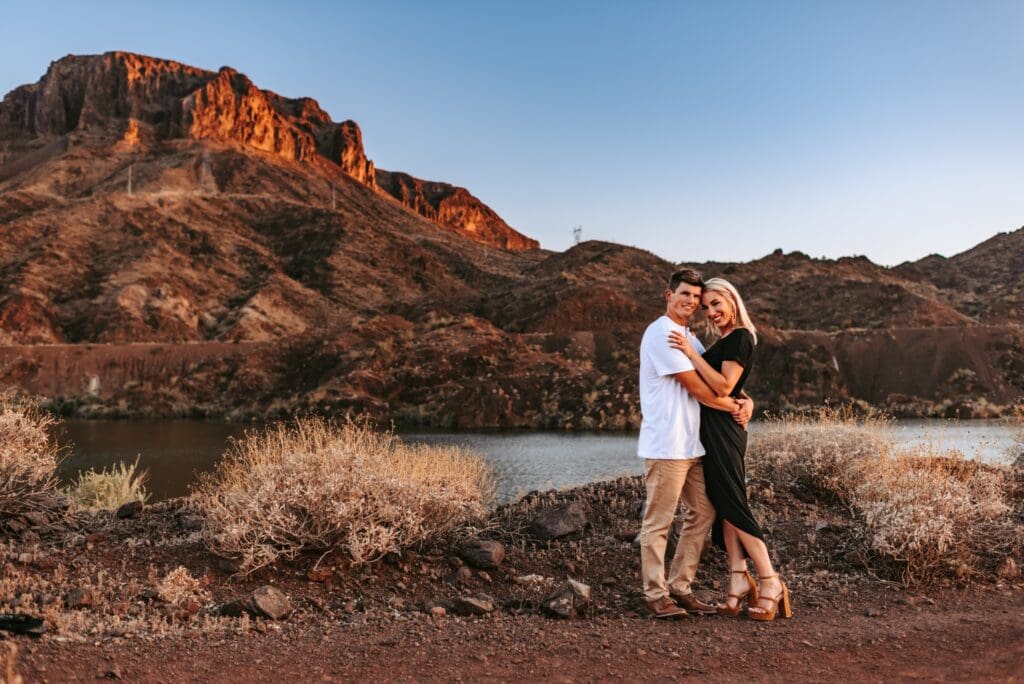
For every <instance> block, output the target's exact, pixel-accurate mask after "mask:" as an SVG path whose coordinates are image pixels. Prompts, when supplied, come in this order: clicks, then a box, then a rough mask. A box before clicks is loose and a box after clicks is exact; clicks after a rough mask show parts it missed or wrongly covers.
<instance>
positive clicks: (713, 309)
mask: <svg viewBox="0 0 1024 684" xmlns="http://www.w3.org/2000/svg"><path fill="white" fill-rule="evenodd" d="M701 304H702V306H703V308H704V315H705V316H707V317H708V320H710V321H711V322H712V323H714V324H715V327H716V328H718V331H719V332H720V333H722V334H725V333H726V332H728V331H729V330H731V329H732V328H733V326H735V325H736V307H735V306H733V303H732V299H731V298H730V297H729V295H727V294H726V293H724V292H718V291H717V290H708V291H707V292H705V293H704V295H703V296H702V297H701Z"/></svg>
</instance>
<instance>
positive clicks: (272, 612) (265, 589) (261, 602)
mask: <svg viewBox="0 0 1024 684" xmlns="http://www.w3.org/2000/svg"><path fill="white" fill-rule="evenodd" d="M249 600H250V602H251V605H252V607H253V609H254V612H256V613H258V614H259V615H265V616H266V617H268V618H270V619H271V620H281V619H283V618H286V617H288V615H289V614H291V612H292V604H291V602H289V601H288V597H287V596H285V595H284V594H282V593H281V592H280V591H278V590H277V589H275V588H274V587H272V586H270V585H269V584H265V585H263V586H262V587H260V588H259V589H257V590H256V591H254V592H252V594H251V595H250V597H249Z"/></svg>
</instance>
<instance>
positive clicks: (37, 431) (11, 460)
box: [0, 393, 58, 521]
mask: <svg viewBox="0 0 1024 684" xmlns="http://www.w3.org/2000/svg"><path fill="white" fill-rule="evenodd" d="M53 423H54V419H53V418H52V417H50V416H49V415H47V414H45V413H43V412H42V411H40V410H39V407H38V406H37V405H36V404H35V403H33V402H31V401H29V400H26V399H19V398H17V397H15V396H14V395H12V394H10V393H7V394H0V521H2V520H3V519H4V518H8V517H11V516H16V515H22V514H25V513H31V512H34V511H38V510H43V509H48V508H50V507H52V506H53V497H52V496H50V494H52V493H53V492H54V491H55V490H56V488H57V478H56V474H55V473H56V468H57V461H58V448H57V445H56V443H55V442H54V439H53V436H52V434H51V430H50V428H51V427H52V426H53Z"/></svg>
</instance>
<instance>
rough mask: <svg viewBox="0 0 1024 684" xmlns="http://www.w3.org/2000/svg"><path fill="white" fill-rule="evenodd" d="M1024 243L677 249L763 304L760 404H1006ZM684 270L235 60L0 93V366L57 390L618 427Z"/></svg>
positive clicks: (85, 396) (128, 57)
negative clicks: (470, 178)
mask: <svg viewBox="0 0 1024 684" xmlns="http://www.w3.org/2000/svg"><path fill="white" fill-rule="evenodd" d="M1021 240H1024V231H1017V232H1016V233H1011V234H1005V235H1000V236H997V237H996V238H993V240H992V241H989V242H986V243H983V244H982V245H979V246H978V247H976V248H974V249H973V250H970V251H968V252H965V253H964V254H961V255H957V256H954V257H951V258H949V259H944V258H942V257H929V258H926V259H924V260H922V261H920V262H916V263H914V264H904V265H901V266H900V267H897V268H895V269H886V268H883V267H880V266H878V265H876V264H873V263H871V262H870V261H868V260H867V259H864V258H863V257H859V258H845V259H839V260H824V259H812V258H809V257H808V256H806V255H803V254H800V253H790V254H783V253H781V252H776V253H773V254H770V255H767V256H765V257H764V258H762V259H758V260H755V261H752V262H749V263H709V264H696V265H695V266H697V267H698V268H700V269H701V270H702V271H704V272H705V273H707V274H709V275H722V276H725V277H727V278H729V279H730V280H732V281H733V282H735V283H736V284H737V285H738V286H739V287H740V289H741V291H743V292H744V294H745V296H746V298H747V300H748V303H749V305H750V308H751V310H752V312H753V313H754V316H755V319H756V321H757V323H758V324H759V326H761V329H762V342H761V344H760V345H759V350H758V370H757V372H755V373H754V375H753V376H752V380H751V385H750V389H751V392H752V393H753V394H754V395H755V396H756V397H757V398H758V400H759V404H760V406H761V407H763V408H767V409H776V410H781V409H790V408H806V407H813V406H816V405H820V404H821V403H823V402H825V401H830V402H834V403H849V402H862V403H870V404H874V405H879V406H883V407H886V408H888V409H890V410H892V411H894V412H896V413H898V414H900V415H960V416H971V415H974V416H983V415H998V414H1000V413H1002V412H1005V411H1007V410H1010V408H1011V407H1012V406H1013V405H1014V404H1015V402H1018V401H1019V400H1020V397H1021V396H1022V394H1024V337H1022V329H1021V328H1020V327H1019V312H1020V311H1021V309H1020V307H1019V302H1020V296H1021V280H1022V275H1021V273H1022V271H1021V266H1020V256H1019V255H1020V254H1021V253H1022V251H1021V249H1020V248H1019V247H1020V245H1021ZM990 243H991V244H990ZM675 267H676V265H675V264H671V263H669V262H666V261H665V260H663V259H661V258H659V257H657V256H656V255H654V254H652V253H650V252H646V251H643V250H638V249H634V248H630V247H624V246H622V245H617V244H612V243H601V242H585V243H583V244H580V245H577V246H575V247H573V248H572V249H569V250H567V251H565V252H561V253H552V252H547V251H544V250H541V249H539V248H538V246H537V243H536V241H534V240H532V239H530V238H528V237H526V236H524V235H522V234H520V233H518V232H516V231H514V230H513V229H511V228H510V227H509V226H508V225H507V224H506V223H505V222H504V221H503V220H502V219H501V218H500V217H499V216H498V215H497V214H496V213H495V212H494V211H493V210H491V209H490V208H488V207H487V206H486V205H484V204H483V203H482V202H480V201H479V200H477V199H476V198H475V197H473V195H471V194H470V193H469V192H468V191H467V190H465V189H463V188H458V187H455V186H452V185H450V184H446V183H442V182H434V181H425V180H421V179H417V178H414V177H412V176H410V175H408V174H404V173H401V172H393V171H384V170H382V169H379V168H376V166H375V165H374V163H373V162H372V161H371V160H370V158H369V157H368V156H367V154H366V152H365V149H364V146H363V141H362V137H361V134H360V130H359V127H358V125H356V123H355V122H352V121H344V122H341V123H336V122H334V121H333V120H332V119H331V117H330V116H329V115H328V114H327V113H326V112H324V111H323V110H322V109H321V108H320V107H319V105H317V103H316V102H315V101H314V100H311V99H308V98H300V99H287V98H284V97H281V96H279V95H276V94H274V93H271V92H269V91H265V90H261V89H259V88H257V87H256V86H255V85H254V84H253V83H252V82H251V81H250V80H249V79H248V78H247V77H245V76H244V75H242V74H240V73H238V72H237V71H235V70H233V69H230V68H226V67H225V68H222V69H220V70H219V71H217V72H211V71H205V70H201V69H195V68H193V67H189V66H186V65H182V64H178V63H176V62H171V61H167V60H159V59H153V58H150V57H143V56H140V55H133V54H128V53H107V54H104V55H99V56H89V57H66V58H64V59H61V60H58V61H57V62H54V63H53V64H52V65H51V66H50V68H49V70H48V71H47V73H46V75H45V76H44V77H43V78H42V79H41V80H40V81H39V82H38V83H35V84H30V85H26V86H22V87H20V88H17V89H15V90H14V91H12V92H11V93H8V94H7V96H6V97H5V98H4V99H3V101H2V102H0V345H3V346H0V383H4V384H6V385H8V386H13V387H18V388H21V389H23V390H26V391H31V392H34V393H37V394H42V395H45V396H48V397H50V403H51V405H53V406H54V407H56V408H58V409H59V410H61V411H63V412H66V413H70V414H78V415H85V416H104V415H107V416H110V415H113V416H131V415H157V416H172V415H207V416H218V415H219V416H229V417H231V418H235V419H246V418H260V417H281V416H287V415H291V414H292V413H294V412H296V411H317V412H324V413H331V414H339V413H346V412H358V413H364V414H368V415H371V416H375V417H380V418H385V419H392V420H395V421H398V422H402V423H415V424H432V425H440V426H446V427H485V426H486V427H501V426H519V427H546V428H610V429H624V428H629V427H636V426H637V425H638V421H639V406H638V400H637V395H636V377H637V362H636V345H637V343H638V340H639V335H640V333H641V332H642V330H643V328H644V326H646V325H647V323H648V322H649V321H650V320H652V319H653V318H655V317H656V316H658V315H659V314H660V313H661V312H662V310H663V299H662V291H663V288H664V284H663V281H664V278H665V277H666V276H667V274H668V273H670V272H671V271H672V270H673V269H674V268H675ZM986 274H988V275H990V276H991V277H988V275H986Z"/></svg>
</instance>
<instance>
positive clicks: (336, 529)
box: [193, 418, 493, 572]
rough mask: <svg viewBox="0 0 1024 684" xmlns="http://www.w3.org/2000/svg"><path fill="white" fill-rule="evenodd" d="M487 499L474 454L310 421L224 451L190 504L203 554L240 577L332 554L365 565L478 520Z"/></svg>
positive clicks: (485, 479)
mask: <svg viewBox="0 0 1024 684" xmlns="http://www.w3.org/2000/svg"><path fill="white" fill-rule="evenodd" d="M492 496H493V482H492V478H491V474H490V471H489V469H488V468H487V466H486V465H485V463H484V462H483V460H482V459H481V458H479V457H477V456H476V455H474V454H471V453H468V452H466V451H464V450H461V449H458V448H455V447H437V446H412V445H407V444H404V443H403V442H401V440H399V439H398V437H396V436H395V435H394V434H393V433H390V432H378V431H375V430H373V429H372V428H371V427H370V426H368V425H367V424H366V423H364V422H351V421H350V422H347V423H345V424H342V425H333V424H331V423H329V422H327V421H325V420H323V419H319V418H312V419H303V420H299V421H297V422H296V423H295V424H294V425H292V426H285V425H280V426H277V427H275V428H271V429H268V430H266V431H263V432H259V433H255V434H251V435H248V436H247V437H246V438H245V439H242V440H239V441H237V442H235V443H234V444H232V446H231V448H230V449H229V451H228V453H227V454H226V455H225V458H224V459H223V460H222V461H221V463H220V464H219V465H218V467H217V469H216V470H215V471H214V472H213V473H211V474H209V475H207V476H205V477H204V478H202V479H201V481H200V483H199V484H198V485H197V487H196V489H195V491H194V493H193V501H194V502H195V504H196V505H197V506H198V508H199V510H200V511H202V514H203V516H204V518H205V526H204V530H203V536H204V541H205V543H206V545H207V547H208V548H209V549H210V550H211V551H213V552H214V553H216V554H218V555H221V556H226V557H231V558H235V559H238V560H239V561H240V567H241V570H242V571H243V572H249V571H252V570H255V569H257V568H260V567H263V566H265V565H268V564H270V563H273V562H274V561H275V560H277V559H278V558H281V557H284V558H294V557H296V556H297V555H299V554H300V553H302V552H306V551H321V552H322V551H328V550H331V549H337V550H341V551H343V552H344V553H346V554H347V555H348V556H349V558H350V559H351V561H352V563H354V564H360V563H365V562H367V561H371V560H374V559H376V558H378V557H380V556H382V555H383V554H385V553H387V552H388V551H392V550H398V549H401V548H405V547H408V546H411V545H414V544H417V543H420V542H427V541H431V540H434V539H437V538H438V537H439V536H440V535H442V534H444V533H445V532H447V531H449V530H451V529H452V528H453V527H454V526H456V525H458V524H460V523H462V522H464V521H468V520H470V519H473V518H476V517H478V516H481V515H482V514H484V513H485V511H486V507H487V505H488V504H489V502H490V500H491V498H492Z"/></svg>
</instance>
